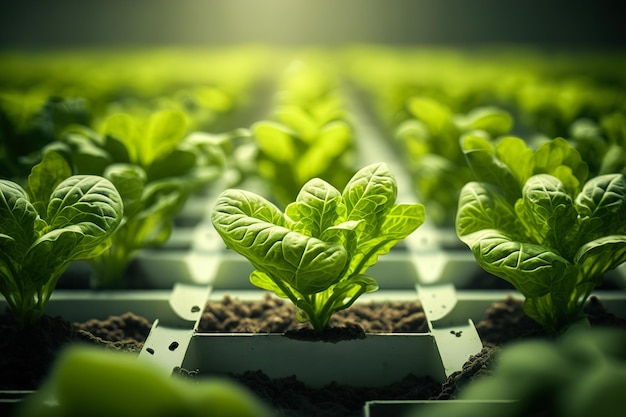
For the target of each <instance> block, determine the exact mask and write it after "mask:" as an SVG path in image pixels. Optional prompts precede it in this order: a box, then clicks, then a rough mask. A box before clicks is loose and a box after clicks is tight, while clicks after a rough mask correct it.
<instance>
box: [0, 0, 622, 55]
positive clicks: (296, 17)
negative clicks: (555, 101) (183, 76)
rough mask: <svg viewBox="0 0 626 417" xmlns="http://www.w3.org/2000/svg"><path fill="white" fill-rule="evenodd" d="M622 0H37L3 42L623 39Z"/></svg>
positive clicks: (11, 24) (15, 15)
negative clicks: (620, 11)
mask: <svg viewBox="0 0 626 417" xmlns="http://www.w3.org/2000/svg"><path fill="white" fill-rule="evenodd" d="M620 3H621V2H620V1H618V0H600V1H591V0H572V1H565V0H526V1H522V0H513V1H499V0H469V1H468V0H443V1H442V0H391V1H385V0H343V1H333V0H299V1H297V0H264V1H255V0H228V1H223V0H181V1H168V0H136V1H124V0H111V1H81V0H61V1H45V0H29V1H19V2H18V1H12V2H5V3H4V4H3V6H2V13H0V47H3V48H12V47H17V48H19V47H55V46H97V45H107V44H108V45H111V44H116V45H120V44H124V45H156V44H195V45H216V44H222V45H223V44H234V43H250V42H261V43H271V44H277V45H295V44H315V45H337V44H345V43H354V42H374V43H392V44H411V45H417V44H455V45H470V44H476V43H492V42H513V43H530V44H537V45H542V46H567V47H574V46H575V47H581V46H582V47H593V48H598V47H620V46H623V45H624V41H625V40H626V29H625V26H624V25H623V15H622V14H620V13H619V9H620Z"/></svg>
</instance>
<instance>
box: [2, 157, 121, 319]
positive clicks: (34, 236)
mask: <svg viewBox="0 0 626 417" xmlns="http://www.w3.org/2000/svg"><path fill="white" fill-rule="evenodd" d="M71 174H72V172H71V170H70V167H69V166H68V165H67V163H66V162H65V160H64V159H63V157H61V156H60V155H58V154H56V153H54V152H49V153H47V154H46V156H45V158H44V159H43V160H42V162H40V163H39V164H37V165H35V167H33V169H32V171H31V174H30V175H29V177H28V187H27V188H26V189H24V188H22V186H20V185H19V184H17V183H15V182H12V181H9V180H0V192H1V193H0V292H2V294H3V295H4V297H5V298H6V300H7V303H8V305H9V307H10V308H11V310H12V311H13V313H14V314H15V316H16V318H17V320H18V322H19V323H20V324H21V325H22V326H24V325H28V324H30V323H33V322H34V321H36V320H37V319H38V318H39V317H40V316H41V314H42V313H43V310H44V308H45V306H46V303H47V302H48V300H49V298H50V296H51V295H52V292H53V290H54V287H55V285H56V282H57V280H58V278H59V276H60V275H61V274H62V273H63V271H64V270H65V269H66V268H67V266H68V265H69V263H70V262H71V261H73V260H76V259H88V258H91V257H94V256H97V255H99V254H100V253H102V252H103V251H105V250H106V249H107V246H108V244H109V238H110V237H111V236H112V235H113V233H114V232H115V230H116V229H117V227H118V226H119V225H120V223H121V221H122V215H123V210H124V206H123V203H122V198H121V196H120V194H119V193H118V191H117V190H116V188H115V186H114V185H113V184H112V183H111V182H110V181H109V180H107V179H105V178H103V177H100V176H94V175H71Z"/></svg>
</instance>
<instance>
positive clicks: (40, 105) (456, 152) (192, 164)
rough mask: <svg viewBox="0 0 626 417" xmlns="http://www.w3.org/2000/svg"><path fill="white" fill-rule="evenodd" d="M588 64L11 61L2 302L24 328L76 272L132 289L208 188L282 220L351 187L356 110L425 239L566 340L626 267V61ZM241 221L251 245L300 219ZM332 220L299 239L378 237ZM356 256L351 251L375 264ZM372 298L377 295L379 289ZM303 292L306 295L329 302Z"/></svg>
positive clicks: (144, 55)
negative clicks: (434, 235)
mask: <svg viewBox="0 0 626 417" xmlns="http://www.w3.org/2000/svg"><path fill="white" fill-rule="evenodd" d="M294 57H297V58H298V59H294ZM593 58H594V59H590V57H589V56H580V55H576V56H565V57H556V56H550V57H549V59H547V57H546V56H542V55H540V54H538V53H531V52H528V51H516V52H515V53H512V52H508V51H498V52H496V51H475V52H473V53H471V54H470V53H467V52H464V53H461V52H459V51H442V50H431V51H424V50H418V51H415V50H393V49H389V48H373V47H355V48H350V49H346V50H341V51H322V50H308V51H303V52H298V53H294V52H293V51H289V52H285V51H280V52H277V51H273V50H268V49H263V48H241V49H236V50H231V49H227V50H221V51H209V52H206V51H185V52H181V51H176V50H165V51H148V52H145V51H126V52H124V53H121V54H118V53H116V54H114V53H112V52H111V53H103V52H98V53H95V52H88V51H84V52H80V53H73V54H69V53H57V54H50V55H46V54H34V55H25V54H15V55H11V54H8V55H6V56H3V59H2V61H1V62H2V65H3V66H4V67H5V69H6V71H2V72H1V73H2V76H0V129H1V130H0V133H1V134H2V139H3V140H2V143H1V147H0V162H1V163H2V165H1V168H2V172H1V176H2V178H3V179H2V180H1V182H0V184H1V185H2V196H3V201H2V204H1V207H0V211H1V212H2V213H1V214H2V216H1V217H0V219H1V220H0V222H1V226H2V229H1V231H0V243H1V244H2V249H3V250H2V254H3V255H2V258H0V261H1V262H2V264H1V265H0V272H2V280H1V281H0V290H1V291H2V293H3V295H4V296H5V298H6V299H7V301H8V303H9V305H10V306H11V307H12V309H13V310H14V311H15V312H16V314H17V315H18V316H19V317H20V320H21V321H22V322H23V323H24V324H27V323H30V322H32V321H34V320H36V319H37V317H38V316H39V315H40V314H41V312H42V311H43V308H44V306H45V303H46V302H47V300H48V299H49V297H50V294H51V293H52V291H53V290H54V287H55V285H56V282H57V279H58V277H59V276H60V274H62V272H63V271H64V269H65V268H66V267H67V266H68V264H69V262H71V261H73V260H75V259H87V260H88V262H89V263H90V264H91V265H92V266H93V269H94V283H95V286H99V287H116V286H123V282H122V281H121V280H122V279H123V274H124V271H125V269H126V267H127V265H128V263H129V262H130V260H131V258H132V256H133V255H134V254H135V253H136V251H137V250H140V249H142V248H145V247H154V246H159V245H162V244H163V243H164V242H165V241H166V240H167V239H168V238H169V236H170V234H171V231H172V228H173V227H174V220H175V218H176V216H177V214H178V213H179V212H180V210H181V208H182V207H183V205H184V203H185V201H186V200H187V199H188V198H189V197H190V196H191V195H194V194H197V193H199V192H203V191H206V190H207V187H210V186H211V185H212V186H213V187H214V188H215V190H213V191H222V190H223V189H224V188H226V189H230V188H232V187H235V186H241V187H253V190H254V191H255V192H258V193H260V194H261V195H262V196H264V197H267V198H268V199H269V200H270V201H271V202H272V203H274V204H276V205H277V206H278V208H279V210H278V211H277V212H276V213H283V211H284V212H285V213H287V212H288V211H289V209H288V207H289V204H290V203H291V202H294V201H295V202H296V205H297V204H298V202H299V201H300V200H299V199H300V195H301V192H303V193H305V194H306V193H308V194H310V196H315V193H314V192H312V191H311V190H312V189H314V191H316V192H317V191H319V190H318V189H319V187H317V188H315V187H313V188H311V185H310V184H309V183H308V182H309V180H311V179H312V178H320V179H322V180H323V181H324V184H328V186H329V187H326V188H325V187H322V188H324V189H325V190H326V191H328V190H331V191H332V190H335V191H336V190H342V189H344V187H346V188H345V189H352V188H354V187H352V186H349V187H347V185H349V184H350V180H351V178H353V175H354V174H355V173H356V172H357V171H359V170H360V169H361V167H359V159H358V157H357V154H358V153H357V150H359V149H358V147H359V143H360V142H359V140H358V138H356V137H355V134H354V132H355V129H354V126H355V123H360V122H361V121H359V120H354V119H353V117H352V116H351V112H350V110H349V109H348V107H347V105H346V100H345V98H346V94H348V93H349V94H360V97H362V98H363V102H364V103H366V104H369V105H371V108H372V110H373V113H374V115H375V118H376V119H377V120H378V122H379V126H380V129H381V132H382V133H381V136H382V137H383V139H384V138H386V139H387V140H388V143H389V146H391V147H394V148H395V149H396V150H397V151H398V154H399V156H400V158H401V161H403V162H404V163H405V167H406V168H407V170H408V171H409V172H410V173H411V174H412V177H413V178H414V181H415V192H416V195H417V197H418V200H419V201H420V202H421V203H423V204H424V206H425V207H426V215H425V217H426V221H428V222H431V223H433V224H437V225H443V226H455V227H456V231H457V233H458V236H459V237H460V239H461V240H462V241H463V242H464V243H465V244H467V245H468V246H469V247H470V248H471V249H472V251H473V253H474V255H475V257H476V259H477V261H478V262H479V264H480V265H481V266H482V267H483V268H484V269H485V270H487V271H488V272H490V273H492V274H494V275H497V276H499V277H501V278H503V279H505V280H507V281H509V282H511V283H512V284H513V285H515V287H516V288H517V289H518V290H519V291H520V292H521V293H522V294H523V295H524V297H525V298H526V303H525V309H526V312H527V314H528V315H529V316H531V317H532V318H534V319H535V320H537V321H538V322H540V323H541V324H542V325H544V326H545V327H546V328H548V329H550V330H552V331H558V330H559V329H561V328H563V327H566V326H567V325H568V324H569V323H571V322H573V321H576V320H577V319H579V318H580V316H581V311H582V304H583V303H584V301H585V300H586V299H587V297H588V296H589V294H590V292H591V291H592V289H593V288H594V287H595V286H597V285H598V284H599V283H600V282H601V281H602V278H603V276H604V274H605V272H607V271H608V270H611V269H614V268H615V267H617V266H618V265H620V264H621V263H622V262H623V261H624V260H626V230H625V229H626V222H625V221H624V219H625V218H626V181H625V179H624V176H623V170H624V167H625V164H626V155H625V154H624V141H625V140H626V88H625V86H626V79H625V76H624V74H623V72H620V71H619V70H618V68H623V66H624V65H623V64H624V62H625V60H624V57H623V56H619V55H611V56H594V57H593ZM268 92H269V93H268ZM267 95H269V96H270V97H271V98H269V99H268V98H267ZM260 97H261V98H260ZM359 151H360V152H363V151H367V150H359ZM381 162H384V161H381ZM218 180H219V181H218ZM250 184H253V185H250ZM372 184H374V183H372ZM366 188H367V187H366ZM307 190H308V191H307ZM356 194H359V193H356ZM366 194H367V193H366ZM209 195H213V196H216V195H217V194H215V193H213V194H209ZM329 195H330V194H326V195H325V197H324V198H321V197H320V201H325V198H327V197H329ZM359 195H361V194H359ZM364 195H365V194H364ZM368 195H369V194H368ZM318 197H319V196H318ZM370 197H371V196H370ZM391 197H392V196H390V197H389V199H388V200H389V201H391V202H392V201H393V200H395V191H394V193H393V198H391ZM343 198H347V197H346V196H343ZM372 198H374V197H372ZM368 199H369V200H371V198H369V197H368ZM368 199H366V200H368ZM369 200H368V201H369ZM374 200H375V198H374ZM307 201H309V200H307ZM372 201H373V200H372ZM306 204H308V203H307V202H305V205H306ZM346 204H348V205H350V206H351V205H354V204H355V203H354V202H350V203H346ZM300 205H301V206H302V201H300ZM365 206H366V209H367V210H370V211H372V213H373V214H372V213H370V214H372V215H374V214H376V216H378V215H382V216H383V217H384V216H386V215H387V213H386V212H385V213H378V212H377V210H378V208H377V207H387V206H388V204H385V202H382V203H381V204H379V205H377V204H369V205H367V204H366V205H365ZM263 207H265V205H264V206H263ZM387 208H389V207H387ZM387 208H386V209H387ZM309 209H310V210H309ZM366 209H364V210H365V211H363V212H362V213H361V214H360V215H361V217H363V218H367V217H368V212H367V210H366ZM386 209H385V210H386ZM251 210H252V209H251ZM303 210H304V209H303ZM307 210H309V211H311V210H313V208H311V207H308V208H307ZM292 211H293V210H292ZM313 211H314V210H313ZM303 213H304V212H303ZM311 213H312V211H311ZM311 213H309V217H310V219H308V220H307V221H309V222H311V221H313V220H312V219H313V218H314V217H315V216H311ZM329 213H330V212H329ZM245 214H246V216H245V217H246V218H247V219H248V220H250V219H252V220H250V226H249V227H248V228H247V229H246V230H248V229H250V230H252V229H254V228H255V227H257V228H258V227H260V226H259V224H261V223H264V224H265V223H268V221H269V223H273V224H270V226H276V225H277V224H276V222H274V220H275V218H278V217H280V218H283V217H285V215H284V214H283V215H281V216H278V215H277V216H278V217H277V216H273V215H272V216H269V217H268V214H267V210H265V211H264V210H261V209H259V210H252V211H250V212H249V213H248V212H246V213H245ZM301 215H302V213H301ZM327 215H328V216H330V214H328V213H325V214H324V216H322V217H323V219H321V220H320V221H321V222H322V223H324V222H326V221H327V220H328V219H329V218H328V217H325V216H327ZM302 216H304V215H302ZM334 216H335V217H333V219H331V220H332V221H331V220H328V222H329V223H328V224H326V223H324V224H325V226H329V227H330V230H332V231H333V233H330V232H327V233H325V234H323V235H322V234H320V235H319V236H318V235H315V233H313V232H312V231H311V230H309V229H307V227H304V228H302V227H300V228H298V230H296V231H294V233H298V234H300V235H302V236H304V238H306V239H304V240H307V239H309V238H313V237H314V238H315V239H317V240H319V241H322V242H324V240H325V239H326V240H328V242H326V243H328V244H331V245H330V246H329V248H330V247H332V248H334V249H333V250H335V252H336V251H340V250H341V249H342V248H340V247H339V246H342V245H343V244H348V243H347V241H348V240H350V239H349V238H348V237H349V236H348V235H350V234H354V233H356V235H358V234H359V233H361V232H362V230H361V229H359V227H361V226H358V224H361V223H363V222H360V223H359V221H358V220H357V219H356V218H354V219H352V218H350V215H349V213H348V215H347V217H346V213H343V212H341V213H339V212H337V213H335V214H334ZM376 216H374V217H376ZM304 217H306V216H304ZM304 217H303V218H304ZM400 217H402V216H400ZM339 218H341V219H344V220H345V221H346V222H339V224H336V222H335V220H337V219H339ZM381 218H382V217H381ZM394 219H395V220H394V221H396V220H397V221H401V219H399V218H396V217H394ZM322 220H323V221H322ZM404 220H407V219H404ZM422 220H423V219H421V220H420V221H419V222H417V223H420V224H421V221H422ZM303 221H304V220H303ZM337 221H338V220H337ZM350 222H352V223H350ZM305 223H306V222H305ZM322 223H320V225H321V224H322ZM357 223H358V224H357ZM366 223H367V222H366ZM374 223H375V226H373V227H374V229H375V230H369V229H368V232H367V233H366V234H367V236H368V239H372V238H378V237H381V236H383V235H384V234H385V233H386V232H385V231H384V230H382V229H381V227H383V225H388V224H387V223H386V222H385V221H376V222H374ZM417 223H416V224H417ZM233 224H234V223H233ZM283 226H284V225H283ZM320 227H321V226H320ZM368 227H369V226H368ZM218 229H219V227H218ZM244 229H245V228H244ZM323 229H324V230H325V229H326V227H324V228H323ZM255 230H256V229H255ZM390 230H391V229H390ZM244 231H245V230H244ZM338 231H341V232H338ZM335 232H336V233H335ZM314 235H315V236H314ZM356 235H355V236H356ZM377 235H380V236H377ZM381 239H382V237H381ZM317 240H316V241H317ZM383 240H384V239H383ZM254 241H255V240H254V239H253V241H252V242H253V243H254ZM307 241H308V240H307ZM396 241H397V239H396ZM342 242H343V243H342ZM364 242H365V241H364ZM380 242H382V243H381V245H382V246H384V247H385V248H386V250H388V249H389V248H390V246H389V245H387V244H386V243H384V242H383V241H382V240H381V241H380ZM380 242H379V243H380ZM338 243H341V245H338ZM368 245H369V244H367V245H365V243H364V247H369V246H368ZM231 246H232V245H231ZM305 246H306V245H305ZM370 246H371V245H370ZM374 246H376V245H374ZM307 247H308V246H307ZM358 248H359V245H358V242H357V244H356V245H355V246H354V247H351V248H350V250H347V251H346V252H347V253H349V254H350V253H352V252H354V251H356V252H357V255H350V256H354V257H356V258H360V257H363V259H365V258H368V257H369V256H370V255H371V254H370V253H369V252H367V251H369V250H370V249H372V248H370V249H368V250H367V251H366V252H367V253H365V252H363V251H361V252H363V253H361V252H359V249H358ZM377 248H378V247H376V248H374V249H377ZM343 249H345V247H344V248H343ZM374 249H372V250H374ZM303 251H304V252H303V253H301V254H300V255H302V256H303V259H304V256H305V255H306V253H305V252H306V247H304V248H303ZM377 256H378V255H376V256H374V259H375V258H376V257H377ZM253 258H254V259H252V261H253V264H254V266H255V268H256V269H257V270H258V271H260V272H261V273H262V274H264V275H263V276H262V278H263V279H262V280H260V278H259V277H260V275H259V274H257V275H256V281H257V282H261V281H263V285H261V287H262V288H269V289H275V288H279V291H277V293H278V294H279V295H283V296H285V295H286V293H285V291H284V288H282V287H281V286H282V285H284V282H285V280H288V278H285V277H282V276H281V277H274V276H273V275H272V271H276V270H281V265H280V263H281V262H283V263H284V260H282V261H281V260H280V259H278V260H277V259H268V258H267V257H265V259H261V258H263V257H260V258H258V259H257V257H256V255H254V256H253ZM356 258H355V259H356ZM42 259H45V260H46V262H43V263H42V261H41V260H42ZM272 262H277V263H276V264H272ZM368 262H369V261H367V262H365V263H366V264H367V265H366V266H370V264H369V263H368ZM345 264H346V265H349V264H350V262H345ZM44 266H45V267H44ZM320 268H321V269H322V270H325V268H330V269H333V268H335V269H336V268H337V265H330V266H328V265H326V266H321V267H320ZM283 269H284V268H283ZM359 271H360V272H359V274H360V275H362V273H364V272H365V271H364V270H359ZM296 272H297V271H296ZM335 272H337V271H335ZM339 272H342V273H334V272H333V274H330V275H332V276H333V279H332V280H330V281H332V282H330V284H329V285H330V286H331V287H332V288H343V289H344V290H346V291H348V289H347V288H348V287H347V286H346V285H347V284H346V285H340V284H341V282H343V281H342V280H343V278H341V277H344V278H345V277H348V276H351V275H350V274H343V272H345V271H343V270H342V271H339ZM283 275H284V274H283ZM305 275H306V276H307V279H309V278H310V279H313V278H314V277H313V276H311V277H313V278H311V277H309V275H307V274H305ZM318 275H320V276H322V275H323V274H318ZM344 275H345V276H344ZM294 277H295V278H294V279H296V278H298V279H300V278H302V277H301V276H299V275H298V273H294ZM359 282H360V284H362V285H360V284H359V285H360V287H359V288H361V289H362V290H363V291H369V288H372V289H373V288H374V287H375V285H373V284H372V281H370V280H369V279H367V278H366V277H365V276H361V278H360V281H359ZM300 287H302V286H301V285H300V284H297V285H295V286H293V285H292V289H293V288H300ZM306 287H307V290H306V291H305V292H307V294H306V296H307V297H318V296H317V295H315V294H318V293H323V291H326V289H327V287H324V288H321V287H320V285H318V283H310V282H309V283H307V285H306ZM310 288H314V289H315V291H314V292H313V293H312V294H309V292H310V291H309V289H310ZM320 288H321V290H320ZM332 288H331V289H332ZM300 289H301V288H300ZM318 290H319V291H318ZM359 291H360V290H359ZM292 292H293V291H292ZM331 292H332V291H331ZM357 292H358V291H357ZM327 298H328V297H327ZM331 298H332V297H331ZM318 301H319V300H318ZM312 305H315V303H313V304H312ZM320 305H321V304H320ZM338 305H341V306H343V305H344V304H342V303H339V304H338ZM347 305H349V304H347ZM347 305H346V306H347ZM312 308H313V307H312ZM315 308H317V307H315ZM315 308H314V309H315ZM344 308H345V307H344ZM322 309H323V307H322ZM312 311H313V310H312ZM312 315H313V314H312V313H311V314H308V317H311V316H312ZM305 316H307V315H303V317H305ZM322 321H323V322H324V321H326V319H323V320H322Z"/></svg>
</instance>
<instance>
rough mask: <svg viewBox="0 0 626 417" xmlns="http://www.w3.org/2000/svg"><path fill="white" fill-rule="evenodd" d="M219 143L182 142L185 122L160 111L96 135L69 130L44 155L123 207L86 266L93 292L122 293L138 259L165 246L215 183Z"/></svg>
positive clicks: (199, 138)
mask: <svg viewBox="0 0 626 417" xmlns="http://www.w3.org/2000/svg"><path fill="white" fill-rule="evenodd" d="M221 140H222V139H221V138H220V137H217V135H216V136H211V135H208V134H207V135H187V127H186V122H185V115H184V114H183V113H181V112H178V111H171V110H163V111H158V112H155V113H153V114H151V115H150V116H149V117H147V118H145V119H144V118H141V117H133V116H130V115H128V114H121V113H120V114H116V115H113V116H111V117H109V118H108V119H106V120H105V124H104V127H103V132H102V134H98V133H97V132H94V131H92V130H91V129H89V128H87V127H83V126H75V127H73V128H72V129H68V130H67V131H66V132H65V134H64V136H63V138H62V140H61V141H58V142H55V143H53V144H51V145H50V146H48V147H47V148H46V149H45V151H48V150H50V149H54V150H57V151H59V152H60V153H62V154H63V155H64V156H65V157H66V158H67V160H68V161H71V163H72V166H73V168H74V169H75V170H76V171H77V172H78V173H80V174H86V173H90V174H96V175H101V176H103V177H106V178H107V179H109V180H110V181H111V182H112V183H113V184H115V186H116V188H117V189H118V191H119V193H120V195H121V196H122V199H123V201H124V218H123V221H122V224H121V226H120V228H119V230H118V231H117V232H116V233H115V235H113V236H112V237H111V244H110V245H109V247H108V248H107V249H106V250H105V251H103V252H101V253H100V254H99V255H98V256H95V257H92V258H90V259H89V260H88V262H89V264H91V266H92V267H93V270H94V273H93V275H92V285H93V286H94V287H99V288H119V287H121V286H123V284H124V282H123V278H124V273H125V271H126V269H127V267H128V264H129V263H130V261H131V259H132V258H133V257H134V256H135V254H136V253H137V251H138V250H141V249H144V248H150V247H158V246H160V245H162V244H164V243H165V242H166V241H167V240H168V239H169V237H170V235H171V231H172V228H173V226H174V218H175V217H176V216H177V215H178V214H179V213H180V211H181V209H182V207H183V205H184V203H185V201H186V200H187V198H188V197H189V195H190V194H191V193H193V192H194V191H196V190H197V189H198V188H199V187H201V186H203V185H206V184H208V183H210V182H211V181H212V180H214V179H215V178H217V177H219V176H220V175H221V173H222V169H223V165H224V152H223V150H222V149H221V145H220V141H221Z"/></svg>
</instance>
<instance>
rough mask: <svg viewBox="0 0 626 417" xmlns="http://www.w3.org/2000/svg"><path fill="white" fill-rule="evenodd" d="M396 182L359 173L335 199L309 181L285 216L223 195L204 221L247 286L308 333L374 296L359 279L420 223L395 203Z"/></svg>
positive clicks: (240, 196)
mask: <svg viewBox="0 0 626 417" xmlns="http://www.w3.org/2000/svg"><path fill="white" fill-rule="evenodd" d="M396 195H397V185H396V180H395V178H394V176H393V174H392V173H391V171H390V170H389V168H388V167H387V165H386V164H384V163H378V164H372V165H369V166H366V167H364V168H362V169H360V170H359V171H358V172H357V173H356V174H355V175H354V176H353V177H352V178H351V179H350V181H349V182H348V184H347V185H346V187H345V188H344V190H343V192H339V191H338V190H337V189H336V188H335V187H333V186H332V185H330V184H329V183H327V182H325V181H323V180H321V179H319V178H314V179H311V180H309V181H308V182H307V183H306V184H305V185H304V186H303V187H302V189H301V190H300V192H299V194H298V196H297V198H296V200H295V201H294V202H292V203H290V204H289V205H288V206H287V207H286V209H285V212H284V213H283V212H281V211H280V210H279V209H278V208H277V207H276V206H275V205H274V204H272V203H270V202H269V201H268V200H266V199H264V198H263V197H261V196H259V195H257V194H255V193H252V192H249V191H245V190H237V189H228V190H225V191H224V192H223V193H222V194H221V195H220V196H219V198H218V199H217V201H216V204H215V206H214V208H213V210H212V213H211V220H212V222H213V225H214V226H215V228H216V230H217V232H218V233H219V234H220V236H221V237H222V239H223V240H224V242H225V244H226V246H227V247H228V248H230V249H233V250H235V251H236V252H238V253H239V254H241V255H243V256H245V257H246V258H247V259H248V260H249V261H250V263H251V264H252V265H253V266H254V268H255V270H254V271H253V272H252V274H251V275H250V281H251V282H252V284H254V285H256V286H257V287H260V288H262V289H265V290H268V291H273V292H275V293H276V294H277V295H278V296H279V297H282V298H288V299H289V300H291V301H292V302H293V304H294V305H295V306H296V307H297V309H298V312H297V318H298V320H300V321H301V322H310V323H311V325H312V326H313V328H314V329H315V331H316V332H321V331H322V330H323V329H324V328H326V327H327V326H328V323H329V320H330V317H331V315H332V314H333V313H334V312H335V311H338V310H342V309H345V308H348V307H350V306H351V305H352V304H353V303H354V302H355V301H356V299H357V298H358V297H360V296H361V295H362V294H364V293H368V292H373V291H376V290H377V289H378V283H377V282H376V280H375V279H374V278H373V277H371V276H368V275H366V271H367V269H368V267H370V266H372V265H373V264H375V263H376V261H377V259H378V256H380V255H383V254H385V253H387V252H389V250H390V249H391V247H392V246H393V245H395V244H396V243H397V242H399V241H400V240H402V239H404V238H405V237H407V236H408V235H409V234H410V233H412V232H413V231H414V230H415V229H417V228H418V227H419V226H420V225H421V224H422V223H423V222H424V217H425V214H424V207H423V206H422V205H421V204H395V201H396Z"/></svg>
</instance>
